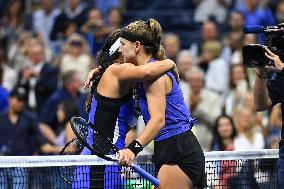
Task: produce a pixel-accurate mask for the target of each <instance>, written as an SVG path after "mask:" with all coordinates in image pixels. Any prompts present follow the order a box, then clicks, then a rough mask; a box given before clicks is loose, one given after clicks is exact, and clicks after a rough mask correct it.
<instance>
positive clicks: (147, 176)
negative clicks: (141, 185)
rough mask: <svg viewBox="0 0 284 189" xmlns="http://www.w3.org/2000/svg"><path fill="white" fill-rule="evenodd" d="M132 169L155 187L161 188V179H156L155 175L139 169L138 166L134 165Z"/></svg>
mask: <svg viewBox="0 0 284 189" xmlns="http://www.w3.org/2000/svg"><path fill="white" fill-rule="evenodd" d="M131 168H132V169H133V170H134V171H135V172H136V173H138V174H139V175H141V176H142V177H144V178H145V179H147V180H148V181H150V182H151V183H152V184H153V185H154V186H159V185H160V180H159V179H157V178H156V177H154V176H153V175H151V174H150V173H148V172H147V171H145V170H144V169H142V168H141V167H139V166H137V165H132V166H131Z"/></svg>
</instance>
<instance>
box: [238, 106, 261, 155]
mask: <svg viewBox="0 0 284 189" xmlns="http://www.w3.org/2000/svg"><path fill="white" fill-rule="evenodd" d="M236 125H237V133H238V134H237V137H236V139H235V141H234V146H235V150H260V149H263V148H264V137H263V134H262V132H260V131H259V129H258V128H257V125H256V122H255V113H254V112H253V111H252V110H251V109H250V108H248V107H243V108H242V109H241V110H240V112H239V115H238V119H237V124H236Z"/></svg>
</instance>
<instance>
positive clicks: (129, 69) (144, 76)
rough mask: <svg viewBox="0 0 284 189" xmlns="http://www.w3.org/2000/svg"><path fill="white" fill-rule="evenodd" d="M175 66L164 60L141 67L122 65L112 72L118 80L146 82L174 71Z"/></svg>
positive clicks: (171, 62)
mask: <svg viewBox="0 0 284 189" xmlns="http://www.w3.org/2000/svg"><path fill="white" fill-rule="evenodd" d="M175 66H176V65H175V63H174V62H173V61H172V60H170V59H166V60H162V61H156V62H150V63H147V64H144V65H141V66H135V65H133V64H131V63H124V64H121V65H120V66H116V67H114V69H113V71H114V72H115V73H114V74H115V75H117V77H118V79H119V80H132V81H133V80H134V81H135V80H136V81H147V80H152V79H156V78H158V77H160V76H161V75H163V74H164V73H166V72H167V71H169V70H171V69H175Z"/></svg>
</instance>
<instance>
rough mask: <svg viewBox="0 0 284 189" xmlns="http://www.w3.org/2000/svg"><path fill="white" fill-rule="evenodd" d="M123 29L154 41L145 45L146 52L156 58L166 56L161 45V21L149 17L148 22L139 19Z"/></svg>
mask: <svg viewBox="0 0 284 189" xmlns="http://www.w3.org/2000/svg"><path fill="white" fill-rule="evenodd" d="M123 31H125V32H127V33H130V34H132V35H135V36H137V37H141V38H143V39H145V40H147V41H150V42H152V45H148V44H147V45H143V46H144V49H145V52H146V53H147V54H149V55H152V57H153V58H154V59H156V60H163V59H164V58H165V51H164V48H163V46H162V45H161V40H162V35H163V30H162V27H161V25H160V24H159V22H158V21H157V20H155V19H152V18H151V19H149V20H147V21H146V22H145V21H143V20H137V21H134V22H131V23H130V24H128V25H127V26H126V27H125V28H124V29H123Z"/></svg>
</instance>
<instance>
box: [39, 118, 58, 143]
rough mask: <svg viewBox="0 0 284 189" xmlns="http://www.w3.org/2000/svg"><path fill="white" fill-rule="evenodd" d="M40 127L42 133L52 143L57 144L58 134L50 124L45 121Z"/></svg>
mask: <svg viewBox="0 0 284 189" xmlns="http://www.w3.org/2000/svg"><path fill="white" fill-rule="evenodd" d="M39 129H40V132H41V133H42V135H43V136H44V137H45V138H46V139H47V140H48V141H49V142H50V143H52V144H55V141H56V135H55V133H54V131H53V130H52V129H51V128H50V126H49V125H47V124H45V123H40V124H39Z"/></svg>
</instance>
